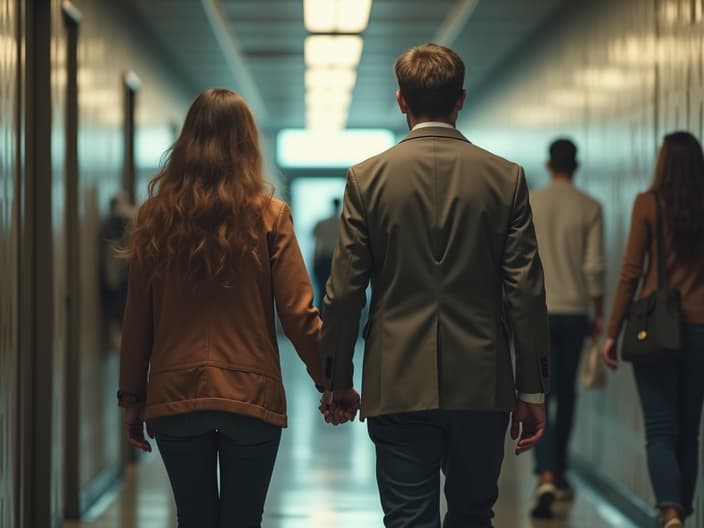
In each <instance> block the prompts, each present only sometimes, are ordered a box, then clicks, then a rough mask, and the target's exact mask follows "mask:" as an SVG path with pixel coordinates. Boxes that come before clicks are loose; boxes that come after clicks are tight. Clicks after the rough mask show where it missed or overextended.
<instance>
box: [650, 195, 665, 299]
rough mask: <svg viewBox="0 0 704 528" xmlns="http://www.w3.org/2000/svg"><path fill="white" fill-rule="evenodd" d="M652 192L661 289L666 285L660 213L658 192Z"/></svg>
mask: <svg viewBox="0 0 704 528" xmlns="http://www.w3.org/2000/svg"><path fill="white" fill-rule="evenodd" d="M652 192H653V197H655V247H656V249H655V251H656V253H657V255H656V259H657V261H658V290H662V289H663V288H666V287H667V286H666V285H665V257H664V255H663V254H662V237H663V235H662V218H661V217H662V215H661V210H660V200H659V199H658V193H656V192H655V191H652Z"/></svg>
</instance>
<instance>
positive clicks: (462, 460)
mask: <svg viewBox="0 0 704 528" xmlns="http://www.w3.org/2000/svg"><path fill="white" fill-rule="evenodd" d="M367 422H368V428H369V436H370V437H371V439H372V441H373V442H374V445H375V446H376V475H377V483H378V485H379V494H380V496H381V506H382V508H383V510H384V514H385V515H384V526H386V527H387V528H440V470H441V469H442V470H443V472H444V473H445V497H446V498H447V510H448V511H447V515H446V516H445V522H444V524H443V526H444V527H445V528H460V527H461V528H491V526H492V525H491V519H492V518H493V516H494V512H493V507H494V503H495V502H496V498H497V497H498V488H497V481H498V478H499V472H500V470H501V463H502V462H503V456H504V440H505V437H506V427H507V425H508V414H507V413H500V412H472V411H437V410H436V411H423V412H414V413H401V414H390V415H386V416H380V417H374V418H369V419H368V420H367Z"/></svg>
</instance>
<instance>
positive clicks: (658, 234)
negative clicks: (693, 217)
mask: <svg viewBox="0 0 704 528" xmlns="http://www.w3.org/2000/svg"><path fill="white" fill-rule="evenodd" d="M653 196H654V197H655V241H656V242H655V247H656V251H657V255H655V261H656V263H657V267H658V287H657V290H655V292H654V293H652V294H650V295H648V296H647V297H645V298H643V299H639V300H637V301H634V302H633V303H631V306H630V308H629V310H628V314H627V318H626V328H625V330H624V333H623V340H622V342H621V357H622V358H623V360H624V361H630V362H631V363H646V362H656V361H663V360H668V359H670V360H671V359H672V355H673V354H674V353H676V352H678V351H679V350H680V349H681V348H682V333H683V332H682V313H681V309H680V292H679V290H675V289H670V288H668V287H667V284H666V280H665V258H664V256H663V251H662V238H663V236H662V220H661V218H660V216H661V215H660V201H659V200H658V196H657V194H656V193H653Z"/></svg>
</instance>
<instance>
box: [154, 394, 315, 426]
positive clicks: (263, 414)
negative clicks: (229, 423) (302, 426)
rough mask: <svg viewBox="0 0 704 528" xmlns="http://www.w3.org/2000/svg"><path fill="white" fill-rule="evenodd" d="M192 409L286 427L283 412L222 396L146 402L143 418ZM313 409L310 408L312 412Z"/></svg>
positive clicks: (183, 412)
mask: <svg viewBox="0 0 704 528" xmlns="http://www.w3.org/2000/svg"><path fill="white" fill-rule="evenodd" d="M193 411H223V412H231V413H235V414H241V415H244V416H251V417H252V418H258V419H260V420H262V421H264V422H266V423H269V424H271V425H275V426H277V427H287V426H288V420H287V417H286V415H285V414H280V413H275V412H272V411H270V410H268V409H265V408H264V407H260V406H258V405H252V404H251V403H245V402H238V401H233V400H226V399H223V398H198V399H195V400H181V401H176V402H168V403H152V404H147V407H146V410H145V414H144V419H145V420H151V419H152V418H158V417H160V416H171V415H174V414H185V413H189V412H193ZM314 411H315V409H311V412H314Z"/></svg>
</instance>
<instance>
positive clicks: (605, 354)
mask: <svg viewBox="0 0 704 528" xmlns="http://www.w3.org/2000/svg"><path fill="white" fill-rule="evenodd" d="M601 359H602V360H603V361H604V363H605V364H606V366H607V367H609V368H610V369H613V370H616V369H617V368H618V359H617V358H616V340H615V339H614V338H613V337H609V338H608V339H606V341H604V347H603V348H602V349H601Z"/></svg>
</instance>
